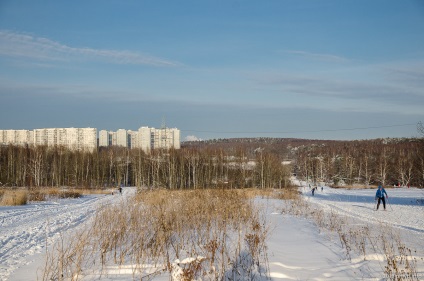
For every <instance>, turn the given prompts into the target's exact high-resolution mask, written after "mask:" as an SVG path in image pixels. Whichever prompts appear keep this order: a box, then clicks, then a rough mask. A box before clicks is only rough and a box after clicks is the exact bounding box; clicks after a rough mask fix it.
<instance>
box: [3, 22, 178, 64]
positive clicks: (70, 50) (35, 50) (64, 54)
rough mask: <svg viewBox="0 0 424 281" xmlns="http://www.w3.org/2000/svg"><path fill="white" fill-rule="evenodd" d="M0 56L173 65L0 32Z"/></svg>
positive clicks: (125, 53) (126, 53) (127, 53)
mask: <svg viewBox="0 0 424 281" xmlns="http://www.w3.org/2000/svg"><path fill="white" fill-rule="evenodd" d="M0 56H9V57H23V58H30V59H36V60H48V61H69V60H80V59H81V58H83V59H85V60H100V61H105V62H109V63H116V64H137V65H151V66H159V67H173V66H178V65H180V64H179V63H177V62H174V61H170V60H167V59H163V58H158V57H154V56H149V55H146V54H141V53H136V52H131V51H125V50H124V51H121V50H107V49H92V48H76V47H70V46H67V45H64V44H61V43H58V42H55V41H53V40H50V39H47V38H43V37H35V36H31V35H27V34H21V33H14V32H10V31H5V30H0Z"/></svg>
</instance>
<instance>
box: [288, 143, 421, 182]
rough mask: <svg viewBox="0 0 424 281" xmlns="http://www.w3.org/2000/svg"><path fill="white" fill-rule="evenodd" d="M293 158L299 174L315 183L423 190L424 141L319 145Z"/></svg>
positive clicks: (300, 149)
mask: <svg viewBox="0 0 424 281" xmlns="http://www.w3.org/2000/svg"><path fill="white" fill-rule="evenodd" d="M293 154H294V158H295V159H296V166H295V170H296V172H297V174H298V175H300V176H301V177H302V178H304V179H308V180H309V181H311V182H314V183H316V182H321V181H322V182H331V183H333V184H334V185H340V184H342V183H343V184H347V185H353V184H362V185H370V184H378V183H382V184H383V185H400V186H409V185H410V186H416V187H424V140H423V139H376V140H362V141H340V142H332V143H331V144H325V143H321V144H319V143H317V144H315V145H308V146H301V147H297V149H296V150H295V151H294V152H293Z"/></svg>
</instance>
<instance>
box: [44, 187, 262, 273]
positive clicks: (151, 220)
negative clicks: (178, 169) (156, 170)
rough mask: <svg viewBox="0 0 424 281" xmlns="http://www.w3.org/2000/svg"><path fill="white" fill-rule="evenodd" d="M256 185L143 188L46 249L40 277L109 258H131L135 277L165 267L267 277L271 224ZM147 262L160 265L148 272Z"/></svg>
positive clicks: (121, 260)
mask: <svg viewBox="0 0 424 281" xmlns="http://www.w3.org/2000/svg"><path fill="white" fill-rule="evenodd" d="M255 192H256V191H254V190H191V191H190V190H189V191H169V190H154V191H144V192H141V193H139V194H137V195H136V196H135V197H134V198H131V199H130V200H128V201H122V203H121V204H119V205H111V206H107V207H104V208H100V209H99V210H98V212H97V213H96V215H95V218H94V220H93V224H92V225H88V226H87V228H85V229H83V230H81V231H80V233H77V234H76V235H74V236H71V237H67V238H66V241H67V243H66V244H63V243H58V244H56V245H55V246H54V247H53V250H52V251H50V252H48V253H47V255H46V256H47V260H46V266H45V268H44V275H43V280H50V279H51V278H55V277H56V276H61V275H62V274H64V276H65V277H66V278H70V279H71V280H77V279H80V278H81V279H82V278H83V275H82V272H87V270H88V269H89V268H91V267H92V265H93V264H96V265H98V267H101V268H102V273H106V272H103V269H105V268H106V267H107V266H108V265H124V264H130V265H132V266H133V275H134V276H133V278H134V279H143V280H144V279H149V278H151V277H153V276H154V275H155V274H161V273H162V272H164V271H165V272H168V273H169V274H170V276H172V278H173V279H176V280H194V279H197V280H199V279H202V280H222V279H226V276H231V278H234V277H235V278H236V279H237V280H241V279H246V278H247V279H248V280H255V278H259V277H261V278H263V277H264V276H265V275H266V272H267V258H266V246H265V240H266V238H267V235H268V231H269V230H268V226H267V225H266V223H264V221H265V220H264V219H263V215H264V214H262V213H261V211H260V210H259V209H257V208H256V207H255V205H254V204H253V200H251V198H252V197H253V196H254V195H253V194H255ZM187 259H189V261H187ZM176 260H179V261H180V262H176ZM183 260H186V262H183ZM145 264H153V265H155V266H156V268H157V271H155V272H149V273H146V272H145V271H144V265H145ZM231 278H230V279H231Z"/></svg>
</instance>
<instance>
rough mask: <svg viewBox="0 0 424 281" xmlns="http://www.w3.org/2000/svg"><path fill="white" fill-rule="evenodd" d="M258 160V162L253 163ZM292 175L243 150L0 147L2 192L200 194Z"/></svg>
mask: <svg viewBox="0 0 424 281" xmlns="http://www.w3.org/2000/svg"><path fill="white" fill-rule="evenodd" d="M252 157H253V159H252ZM290 173H291V169H290V168H289V167H288V166H283V165H281V161H280V159H279V157H278V156H276V155H275V154H273V153H268V152H265V151H259V152H257V153H255V154H253V155H250V154H249V155H248V152H247V151H246V150H245V149H243V148H240V149H236V150H235V152H231V153H229V152H226V151H224V150H223V149H204V148H202V149H200V148H183V149H179V150H174V149H171V150H153V151H152V152H150V153H145V152H144V151H142V150H141V149H127V148H121V147H108V148H99V149H98V150H97V151H94V152H87V151H73V150H69V149H67V148H65V147H47V146H13V145H8V146H0V186H12V187H13V186H17V187H31V188H33V187H62V186H69V187H84V188H108V187H114V186H118V185H125V186H127V185H133V186H138V187H141V186H147V187H163V188H168V189H198V188H244V187H259V188H271V187H272V188H282V187H286V186H288V185H289V176H290Z"/></svg>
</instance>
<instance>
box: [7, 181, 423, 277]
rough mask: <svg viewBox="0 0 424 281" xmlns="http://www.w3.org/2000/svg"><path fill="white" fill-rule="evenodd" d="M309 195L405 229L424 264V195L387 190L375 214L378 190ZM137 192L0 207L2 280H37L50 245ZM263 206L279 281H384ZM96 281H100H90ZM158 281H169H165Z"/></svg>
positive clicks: (272, 206) (125, 272)
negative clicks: (384, 202)
mask: <svg viewBox="0 0 424 281" xmlns="http://www.w3.org/2000/svg"><path fill="white" fill-rule="evenodd" d="M301 190H302V191H303V196H304V198H305V200H307V201H308V202H309V203H310V204H311V205H313V206H315V207H317V208H321V209H322V210H325V211H326V212H327V211H328V212H333V213H336V214H338V215H340V216H345V217H349V218H352V219H354V220H355V221H356V223H358V224H367V225H374V226H375V227H377V228H380V227H383V228H384V227H386V226H392V227H394V228H396V229H398V230H399V231H401V232H402V235H403V237H405V238H406V239H407V240H408V241H407V242H410V244H411V245H414V249H418V250H419V251H418V252H417V253H416V255H417V257H418V258H423V257H424V252H423V251H424V205H423V203H422V201H421V199H422V198H423V197H424V196H423V195H424V193H423V191H422V190H420V189H416V188H411V189H407V188H400V189H387V193H388V194H389V204H388V206H387V211H382V210H379V211H374V206H375V201H374V196H375V190H372V189H351V190H348V189H331V188H329V187H324V191H323V192H321V189H318V191H317V192H316V193H315V196H312V194H311V192H310V190H309V188H301ZM133 192H134V189H132V188H128V189H125V190H124V196H119V195H115V196H111V195H93V196H85V197H83V198H80V199H68V200H57V201H55V202H46V203H34V204H29V205H27V206H21V207H0V225H1V227H0V280H9V281H17V280H19V281H22V280H36V276H37V270H38V269H39V267H40V266H41V265H42V260H43V252H44V251H45V247H46V242H47V245H51V244H52V242H53V241H54V240H57V239H58V238H59V236H60V234H61V233H64V232H66V231H72V230H73V229H74V228H75V227H78V226H79V225H82V223H83V222H84V221H87V220H88V219H89V218H90V217H91V214H93V211H94V210H95V209H96V208H97V207H98V206H101V205H106V204H113V203H114V202H119V201H120V200H124V199H125V198H126V197H127V196H129V195H130V194H131V193H133ZM258 202H259V203H260V204H263V206H264V208H265V209H266V213H267V220H268V222H269V223H270V224H271V225H272V232H271V234H270V237H269V241H268V249H269V250H268V261H269V275H270V276H271V279H272V280H355V279H358V278H360V279H363V280H382V276H383V272H382V262H381V260H379V259H380V257H376V258H375V259H373V258H371V257H370V258H367V260H364V259H361V258H355V257H352V259H351V260H348V259H346V256H345V254H344V251H343V249H342V248H341V246H340V243H339V241H337V240H334V239H331V238H329V236H328V235H327V234H326V233H324V232H322V231H320V230H319V229H318V228H317V226H316V225H315V224H314V223H313V222H311V221H310V220H308V219H305V218H303V217H293V216H290V215H287V214H282V213H281V208H282V205H283V204H284V202H282V201H280V200H271V199H269V200H268V199H259V200H258ZM146 266H147V265H146ZM423 271H424V268H419V272H420V274H422V273H423ZM131 272H132V271H131V265H128V268H127V267H126V266H123V267H120V268H117V267H116V266H115V267H110V268H109V272H108V278H107V279H104V280H133V278H132V277H133V276H132V274H131ZM422 276H423V280H424V275H422ZM87 277H88V276H87ZM90 278H91V279H90ZM102 278H105V276H103V277H102ZM94 279H96V277H95V276H94V277H93V276H91V277H89V278H88V280H94ZM84 280H85V279H84ZM96 280H97V279H96ZM155 280H168V279H167V277H166V276H158V278H156V279H155Z"/></svg>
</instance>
